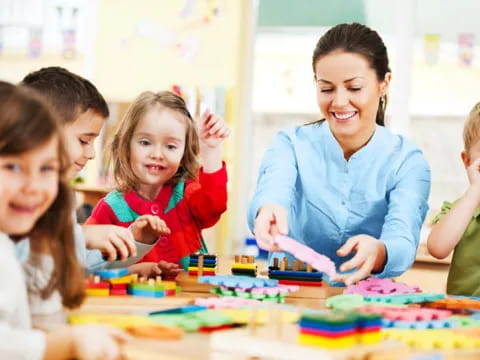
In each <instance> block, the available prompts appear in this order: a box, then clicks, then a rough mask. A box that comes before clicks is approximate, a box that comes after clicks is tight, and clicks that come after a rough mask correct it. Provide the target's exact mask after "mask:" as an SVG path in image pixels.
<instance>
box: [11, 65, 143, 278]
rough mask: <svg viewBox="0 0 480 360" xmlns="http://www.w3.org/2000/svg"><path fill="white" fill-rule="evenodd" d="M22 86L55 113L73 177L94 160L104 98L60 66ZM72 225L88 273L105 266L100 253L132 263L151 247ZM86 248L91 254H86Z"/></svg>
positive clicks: (114, 232) (115, 231) (126, 235)
mask: <svg viewBox="0 0 480 360" xmlns="http://www.w3.org/2000/svg"><path fill="white" fill-rule="evenodd" d="M22 84H23V85H26V86H28V87H30V88H34V89H35V90H37V91H38V92H39V93H41V95H42V96H43V97H44V98H45V99H46V101H47V102H48V103H49V104H50V105H51V106H52V107H53V109H54V110H55V112H56V113H57V114H58V116H59V118H60V120H61V123H62V124H63V130H64V136H65V140H66V145H67V150H68V153H69V155H70V157H71V161H72V163H73V165H74V166H73V169H72V171H71V172H70V173H69V177H70V178H73V177H74V176H75V175H76V174H77V173H78V172H79V171H81V170H82V169H83V167H84V166H85V164H86V163H87V162H88V160H91V159H93V158H94V157H95V149H94V140H95V139H96V138H97V137H98V135H99V134H100V131H101V129H102V126H103V124H104V122H105V120H106V119H107V118H108V116H109V111H108V106H107V103H106V102H105V99H104V98H103V96H102V95H101V94H100V93H99V92H98V90H97V89H96V88H95V86H94V85H93V84H92V83H91V82H89V81H88V80H86V79H84V78H82V77H80V76H78V75H76V74H73V73H71V72H69V71H68V70H66V69H63V68H61V67H47V68H43V69H40V70H38V71H35V72H32V73H30V74H28V75H27V76H26V77H25V78H24V79H23V81H22ZM74 226H75V227H74V229H75V240H76V246H77V254H79V257H80V259H81V260H82V262H83V263H84V264H86V265H87V267H88V268H89V269H90V270H95V269H98V268H101V267H106V266H107V264H106V263H105V262H104V261H103V259H102V255H101V253H100V251H101V252H103V253H107V254H108V255H109V257H108V258H109V260H110V261H112V260H114V259H117V257H119V258H121V260H125V259H126V258H127V257H128V256H130V255H131V256H134V257H135V256H137V258H132V259H130V261H131V262H132V263H133V262H135V261H136V260H135V259H139V258H141V257H142V256H143V255H144V254H145V253H146V252H147V251H149V250H150V249H151V245H145V244H140V243H135V241H134V238H133V236H132V234H131V232H130V231H128V229H125V228H122V227H119V226H112V225H103V226H85V225H84V226H83V227H80V225H78V224H77V223H76V221H74ZM138 240H139V241H142V239H138ZM26 244H27V242H26V241H23V242H21V243H20V244H19V245H18V246H17V247H19V251H18V252H20V253H21V254H20V256H19V258H21V259H25V258H26V257H27V255H28V249H27V250H25V249H24V247H25V245H26ZM137 247H138V255H137ZM86 248H87V249H91V250H92V251H86ZM94 249H98V250H100V251H98V250H94ZM117 253H118V254H117ZM118 255H119V256H118ZM116 265H119V266H125V265H124V264H122V263H120V264H112V266H116Z"/></svg>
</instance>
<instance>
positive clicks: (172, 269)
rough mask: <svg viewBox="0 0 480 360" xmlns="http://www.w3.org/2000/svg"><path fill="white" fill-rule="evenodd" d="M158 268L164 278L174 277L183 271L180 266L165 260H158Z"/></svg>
mask: <svg viewBox="0 0 480 360" xmlns="http://www.w3.org/2000/svg"><path fill="white" fill-rule="evenodd" d="M158 266H159V267H160V269H162V274H163V275H164V276H166V277H175V276H177V275H178V274H180V273H181V272H182V271H183V269H182V268H181V267H180V265H178V264H175V263H171V262H167V261H165V260H160V262H159V263H158Z"/></svg>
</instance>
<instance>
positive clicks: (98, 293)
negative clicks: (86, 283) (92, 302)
mask: <svg viewBox="0 0 480 360" xmlns="http://www.w3.org/2000/svg"><path fill="white" fill-rule="evenodd" d="M85 293H86V294H87V295H88V296H109V295H110V289H92V288H89V289H85Z"/></svg>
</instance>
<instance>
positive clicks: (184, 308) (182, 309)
mask: <svg viewBox="0 0 480 360" xmlns="http://www.w3.org/2000/svg"><path fill="white" fill-rule="evenodd" d="M203 310H207V306H201V305H186V306H181V307H177V308H173V309H167V310H160V311H153V312H151V313H149V315H160V314H186V313H191V312H195V311H203Z"/></svg>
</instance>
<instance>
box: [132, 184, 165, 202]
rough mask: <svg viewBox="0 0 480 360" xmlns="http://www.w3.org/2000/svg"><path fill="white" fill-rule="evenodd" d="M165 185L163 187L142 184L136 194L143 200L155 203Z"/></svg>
mask: <svg viewBox="0 0 480 360" xmlns="http://www.w3.org/2000/svg"><path fill="white" fill-rule="evenodd" d="M162 187H163V184H162V185H145V184H140V185H138V186H137V188H136V190H135V191H136V192H137V194H138V196H140V197H141V198H142V199H144V200H147V201H153V200H155V199H156V198H157V196H158V194H159V193H160V190H162Z"/></svg>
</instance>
